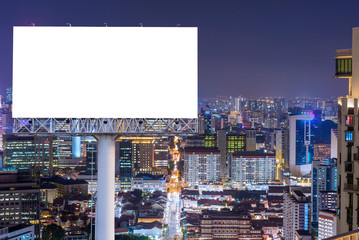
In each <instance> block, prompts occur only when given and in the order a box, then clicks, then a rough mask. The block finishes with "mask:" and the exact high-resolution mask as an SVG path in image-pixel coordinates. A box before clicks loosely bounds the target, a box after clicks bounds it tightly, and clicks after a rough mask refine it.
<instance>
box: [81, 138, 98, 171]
mask: <svg viewBox="0 0 359 240" xmlns="http://www.w3.org/2000/svg"><path fill="white" fill-rule="evenodd" d="M83 141H84V143H85V145H86V156H85V157H86V174H94V175H96V174H97V141H96V139H95V138H93V137H85V138H84V140H83Z"/></svg>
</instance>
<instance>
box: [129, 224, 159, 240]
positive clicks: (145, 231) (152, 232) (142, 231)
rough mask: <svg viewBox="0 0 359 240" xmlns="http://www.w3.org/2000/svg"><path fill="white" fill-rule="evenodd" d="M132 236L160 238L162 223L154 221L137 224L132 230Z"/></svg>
mask: <svg viewBox="0 0 359 240" xmlns="http://www.w3.org/2000/svg"><path fill="white" fill-rule="evenodd" d="M133 233H134V234H138V235H143V236H151V237H154V238H156V237H160V236H161V235H162V223H161V222H158V221H155V222H151V223H144V222H141V223H138V224H137V225H136V226H135V227H134V229H133Z"/></svg>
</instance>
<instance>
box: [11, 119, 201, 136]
mask: <svg viewBox="0 0 359 240" xmlns="http://www.w3.org/2000/svg"><path fill="white" fill-rule="evenodd" d="M13 132H14V134H16V135H34V134H35V135H71V136H74V135H79V136H84V135H96V134H118V135H123V136H157V135H160V136H171V135H173V136H179V135H195V134H197V133H198V119H196V118H155V119H154V118H151V119H148V118H61V119H60V118H15V119H14V129H13Z"/></svg>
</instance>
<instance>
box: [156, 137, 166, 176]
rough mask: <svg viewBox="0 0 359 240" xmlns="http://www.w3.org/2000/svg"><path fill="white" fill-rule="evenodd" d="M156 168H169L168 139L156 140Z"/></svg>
mask: <svg viewBox="0 0 359 240" xmlns="http://www.w3.org/2000/svg"><path fill="white" fill-rule="evenodd" d="M153 160H154V166H155V167H157V168H165V169H167V167H168V162H169V150H168V140H167V138H156V139H155V145H154V159H153Z"/></svg>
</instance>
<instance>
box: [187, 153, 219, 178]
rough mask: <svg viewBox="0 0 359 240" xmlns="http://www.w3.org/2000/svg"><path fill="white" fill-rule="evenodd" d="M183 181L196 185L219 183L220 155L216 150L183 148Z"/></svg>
mask: <svg viewBox="0 0 359 240" xmlns="http://www.w3.org/2000/svg"><path fill="white" fill-rule="evenodd" d="M183 161H184V181H185V182H187V183H189V184H192V185H198V184H201V183H209V182H216V181H220V179H221V155H220V151H219V150H218V149H217V148H204V147H198V148H191V147H188V148H185V153H184V154H183Z"/></svg>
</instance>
